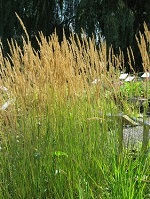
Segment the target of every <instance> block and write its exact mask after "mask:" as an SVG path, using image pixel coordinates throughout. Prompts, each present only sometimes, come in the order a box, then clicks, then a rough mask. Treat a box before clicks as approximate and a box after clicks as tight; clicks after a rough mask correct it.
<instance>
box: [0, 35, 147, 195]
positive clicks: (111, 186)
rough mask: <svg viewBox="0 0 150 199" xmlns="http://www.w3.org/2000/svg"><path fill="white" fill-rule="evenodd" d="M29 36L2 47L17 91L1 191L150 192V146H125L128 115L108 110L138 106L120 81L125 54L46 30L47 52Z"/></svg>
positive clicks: (3, 153)
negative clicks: (114, 116) (123, 135)
mask: <svg viewBox="0 0 150 199" xmlns="http://www.w3.org/2000/svg"><path fill="white" fill-rule="evenodd" d="M22 39H23V51H22V49H21V48H20V46H18V44H17V43H16V41H13V40H12V42H11V43H10V50H11V55H10V56H9V57H6V58H4V57H3V56H2V53H1V54H0V56H1V57H0V66H1V70H0V73H1V75H0V76H1V79H0V85H1V86H3V87H6V88H7V89H8V90H9V91H11V96H14V97H15V100H14V101H13V103H12V104H11V105H10V106H9V107H8V108H7V109H6V110H1V112H0V116H1V117H0V119H1V120H0V162H1V163H0V198H2V199H6V198H8V199H9V198H10V199H13V198H14V199H19V198H22V199H23V198H24V199H25V198H39V199H43V198H49V199H50V198H51V199H54V198H56V199H59V198H64V199H67V198H68V199H71V198H72V199H76V198H79V199H84V198H85V199H88V198H89V199H91V198H93V199H96V198H112V199H114V198H116V199H117V198H118V199H119V198H121V199H122V198H128V199H135V198H137V199H143V198H149V197H150V195H149V194H150V192H149V190H150V189H149V188H150V155H149V151H148V150H147V151H144V153H143V152H141V151H140V149H141V148H140V146H139V148H138V149H136V151H133V150H132V151H131V149H126V148H122V149H120V148H119V139H120V138H119V135H120V130H121V128H122V122H121V121H120V120H119V121H118V120H116V119H112V120H109V119H108V117H107V114H108V113H112V114H118V112H120V107H123V108H122V109H123V111H126V112H127V113H130V111H129V109H128V108H130V104H129V105H128V102H127V100H126V99H124V98H123V97H122V96H121V95H120V85H119V84H115V83H116V82H117V81H118V74H119V72H120V67H121V64H122V63H123V62H122V59H123V57H122V56H121V55H120V56H118V57H115V56H114V55H112V52H113V50H112V49H110V56H109V60H107V59H106V57H107V56H106V43H103V45H101V46H99V50H97V47H96V44H95V41H94V39H89V40H87V39H86V37H83V38H82V41H80V40H79V38H78V37H77V36H76V39H75V37H74V35H72V37H71V38H70V41H69V42H68V41H67V40H66V39H65V37H64V40H63V42H62V43H61V44H60V43H59V42H58V38H57V35H56V34H54V35H52V36H51V37H49V39H48V40H47V39H46V38H45V37H44V36H43V35H42V33H41V34H40V39H39V40H38V43H39V48H40V50H39V52H36V51H35V50H34V49H32V46H31V43H30V41H29V40H28V37H27V40H26V38H22ZM139 45H140V43H139ZM141 45H142V44H141ZM108 62H109V65H110V69H109V71H108V70H107V69H106V67H105V66H106V65H107V64H108ZM114 64H115V67H114ZM122 67H123V66H122ZM95 79H98V80H99V81H98V83H97V84H92V81H93V80H95Z"/></svg>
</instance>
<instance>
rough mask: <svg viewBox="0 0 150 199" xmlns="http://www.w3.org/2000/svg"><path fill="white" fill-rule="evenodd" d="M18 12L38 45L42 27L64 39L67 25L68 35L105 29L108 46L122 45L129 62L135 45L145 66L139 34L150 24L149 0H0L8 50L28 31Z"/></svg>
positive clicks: (0, 25)
mask: <svg viewBox="0 0 150 199" xmlns="http://www.w3.org/2000/svg"><path fill="white" fill-rule="evenodd" d="M15 13H17V14H18V15H19V17H20V18H21V19H22V21H23V23H24V25H25V27H26V29H27V31H28V34H29V37H30V40H31V42H32V45H33V47H34V48H36V49H37V48H38V46H37V43H36V39H35V35H38V32H39V31H42V32H43V34H44V35H45V36H49V35H51V34H52V33H53V32H54V31H55V30H56V31H57V34H58V38H59V41H61V40H62V39H63V29H64V32H65V34H66V37H67V38H69V35H70V32H71V31H74V32H76V33H81V29H83V30H84V31H85V33H86V34H87V36H88V37H91V36H92V35H93V34H94V35H95V37H96V36H97V35H98V34H99V33H101V34H102V35H103V36H104V37H105V39H106V42H107V47H108V48H109V46H113V48H114V50H115V53H118V49H119V48H121V49H122V50H123V51H124V54H125V57H126V63H127V62H128V60H127V56H126V48H127V47H128V46H131V47H132V48H133V50H134V52H135V56H136V65H135V67H136V68H137V70H141V68H140V66H141V58H140V53H139V51H138V47H137V44H136V40H135V34H136V35H137V36H138V34H139V31H141V32H143V22H144V21H145V22H146V23H147V25H148V26H149V27H150V1H149V0H0V39H1V40H2V42H3V46H4V47H5V52H8V48H7V39H8V40H10V39H11V38H14V39H16V40H17V41H18V42H20V44H21V41H22V39H21V36H23V35H24V31H23V29H22V27H21V25H20V22H19V20H18V19H17V17H16V15H15ZM96 38H97V37H96ZM97 42H99V41H98V39H97ZM127 67H128V66H127Z"/></svg>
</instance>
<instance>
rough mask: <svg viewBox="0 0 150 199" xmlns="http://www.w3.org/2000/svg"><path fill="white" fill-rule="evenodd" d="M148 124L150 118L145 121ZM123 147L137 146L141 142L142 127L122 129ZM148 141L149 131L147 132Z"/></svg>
mask: <svg viewBox="0 0 150 199" xmlns="http://www.w3.org/2000/svg"><path fill="white" fill-rule="evenodd" d="M146 122H149V123H150V117H149V118H147V119H146ZM123 136H124V143H125V146H134V147H135V146H138V145H139V144H140V143H142V140H143V126H134V127H131V126H129V127H124V129H123ZM149 139H150V130H149Z"/></svg>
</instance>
